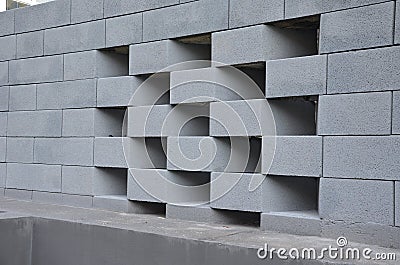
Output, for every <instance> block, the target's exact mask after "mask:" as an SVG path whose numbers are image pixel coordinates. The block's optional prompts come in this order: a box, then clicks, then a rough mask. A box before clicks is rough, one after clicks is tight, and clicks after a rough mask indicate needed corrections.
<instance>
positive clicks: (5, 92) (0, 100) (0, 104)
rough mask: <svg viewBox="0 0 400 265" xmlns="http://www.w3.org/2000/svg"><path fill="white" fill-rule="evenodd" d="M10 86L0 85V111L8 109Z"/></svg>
mask: <svg viewBox="0 0 400 265" xmlns="http://www.w3.org/2000/svg"><path fill="white" fill-rule="evenodd" d="M9 93H10V87H9V86H3V87H0V111H8V98H9Z"/></svg>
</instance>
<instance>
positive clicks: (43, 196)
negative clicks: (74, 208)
mask: <svg viewBox="0 0 400 265" xmlns="http://www.w3.org/2000/svg"><path fill="white" fill-rule="evenodd" d="M32 201H34V202H40V203H46V204H62V194H61V193H59V192H43V191H33V192H32Z"/></svg>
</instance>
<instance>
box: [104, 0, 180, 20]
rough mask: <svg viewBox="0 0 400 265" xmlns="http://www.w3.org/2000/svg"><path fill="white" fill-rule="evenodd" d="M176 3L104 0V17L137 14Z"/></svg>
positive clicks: (145, 0)
mask: <svg viewBox="0 0 400 265" xmlns="http://www.w3.org/2000/svg"><path fill="white" fill-rule="evenodd" d="M178 3H179V1H178V0H139V1H131V0H104V17H114V16H119V15H124V14H129V13H137V12H141V11H145V10H150V9H156V8H161V7H166V6H169V5H174V4H178Z"/></svg>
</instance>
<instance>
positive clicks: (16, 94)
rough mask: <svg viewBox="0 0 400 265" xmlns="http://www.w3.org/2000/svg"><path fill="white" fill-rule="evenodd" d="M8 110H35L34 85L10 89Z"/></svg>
mask: <svg viewBox="0 0 400 265" xmlns="http://www.w3.org/2000/svg"><path fill="white" fill-rule="evenodd" d="M9 109H10V111H17V110H36V85H22V86H12V87H10V99H9Z"/></svg>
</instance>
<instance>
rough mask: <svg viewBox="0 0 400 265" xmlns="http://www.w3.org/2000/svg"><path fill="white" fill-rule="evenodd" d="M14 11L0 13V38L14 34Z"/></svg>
mask: <svg viewBox="0 0 400 265" xmlns="http://www.w3.org/2000/svg"><path fill="white" fill-rule="evenodd" d="M14 11H15V10H8V11H3V12H1V13H0V25H1V28H0V36H5V35H10V34H14V21H15V20H14Z"/></svg>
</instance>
